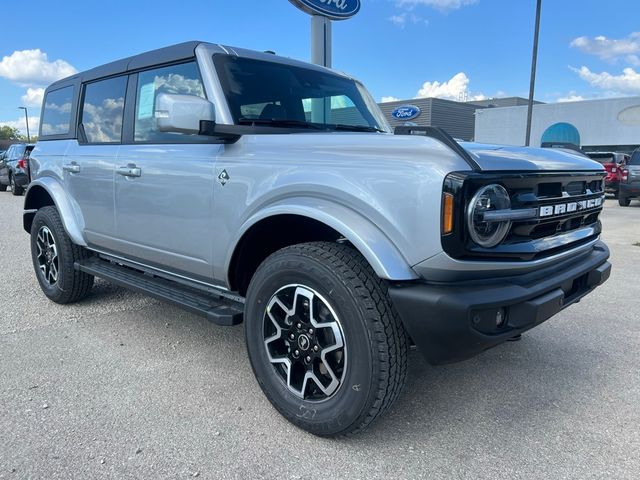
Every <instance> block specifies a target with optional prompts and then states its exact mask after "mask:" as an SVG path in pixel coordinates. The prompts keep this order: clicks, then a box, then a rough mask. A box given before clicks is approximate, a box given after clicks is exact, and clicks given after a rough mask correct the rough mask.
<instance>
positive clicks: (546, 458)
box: [0, 192, 640, 479]
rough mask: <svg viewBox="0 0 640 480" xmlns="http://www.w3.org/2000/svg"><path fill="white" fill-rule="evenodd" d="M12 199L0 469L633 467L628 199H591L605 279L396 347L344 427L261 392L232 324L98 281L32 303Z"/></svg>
mask: <svg viewBox="0 0 640 480" xmlns="http://www.w3.org/2000/svg"><path fill="white" fill-rule="evenodd" d="M22 202H23V197H13V196H12V195H11V194H10V193H9V192H6V193H0V479H32V478H33V479H58V478H78V479H102V478H118V479H122V478H136V479H142V478H145V479H146V478H148V479H164V478H170V479H174V478H175V479H187V478H203V479H214V478H215V479H217V478H223V479H226V478H239V479H243V478H273V479H276V478H277V479H289V478H291V479H295V478H298V479H308V478H349V479H374V478H386V479H395V478H403V479H413V478H433V479H451V478H454V479H457V478H470V479H471V478H473V479H479V478H486V479H502V478H504V479H564V478H567V479H568V478H571V479H592V478H593V479H596V478H598V479H599V478H603V479H605V478H606V479H637V478H639V477H640V273H639V272H640V243H638V242H640V202H639V201H633V202H632V204H631V206H630V207H628V208H622V207H619V206H618V205H617V202H616V201H615V200H607V202H606V206H605V211H604V213H603V223H604V229H605V231H604V235H603V238H604V240H605V241H606V242H607V243H608V244H609V246H610V248H611V251H612V263H613V266H614V268H613V272H612V275H611V278H610V280H609V281H608V282H607V283H606V284H605V285H603V286H602V287H600V288H598V289H597V290H596V291H595V292H594V293H592V294H591V295H590V296H588V297H587V298H585V299H584V300H583V301H582V302H580V303H579V304H577V305H574V306H571V307H570V308H568V309H567V310H565V311H564V312H562V313H561V314H559V315H558V316H556V317H554V318H553V319H551V320H549V321H548V322H546V323H545V324H543V325H541V326H540V327H538V328H536V329H534V330H532V331H531V332H529V333H527V334H526V335H524V336H523V339H522V341H520V342H513V343H507V344H505V345H502V346H499V347H497V348H495V349H493V350H491V351H488V352H485V353H483V354H482V355H480V356H478V357H476V358H474V359H472V360H468V361H466V362H463V363H459V364H454V365H448V366H444V367H432V366H429V365H428V364H427V363H426V362H425V361H424V360H423V359H422V357H421V355H420V353H419V352H417V351H412V352H411V355H410V370H409V377H408V381H407V385H406V388H405V391H404V393H403V394H402V395H401V397H400V399H399V400H398V402H397V403H396V404H395V406H394V407H393V409H392V410H391V411H390V412H389V414H387V415H386V416H385V417H384V418H382V419H381V420H380V421H378V422H377V423H375V424H373V425H372V426H371V428H370V429H369V430H367V431H366V432H364V433H363V434H360V435H358V436H356V437H354V438H351V439H347V440H329V439H321V438H317V437H314V436H312V435H309V434H307V433H305V432H303V431H301V430H299V429H297V428H295V427H293V426H292V425H291V424H289V423H288V422H287V421H286V420H284V419H283V418H282V417H281V416H280V415H279V414H278V413H277V412H276V411H275V409H274V408H272V407H271V405H270V404H269V402H268V401H267V400H266V399H265V397H264V396H263V394H262V392H261V391H260V389H259V387H258V385H257V383H256V381H255V379H254V377H253V374H252V371H251V367H250V365H249V361H248V359H247V354H246V351H245V344H244V338H243V331H242V327H241V326H238V327H219V326H216V325H213V324H210V323H208V322H207V321H206V320H204V319H202V318H200V317H198V316H195V315H192V314H190V313H187V312H184V311H182V310H180V309H178V308H176V307H173V306H171V305H167V304H165V303H162V302H159V301H156V300H154V299H151V298H148V297H144V296H142V295H139V294H136V293H132V292H129V291H127V290H124V289H121V288H118V287H114V286H111V285H109V284H107V283H105V282H101V281H98V282H97V283H96V286H95V287H94V289H93V292H92V294H91V296H90V297H89V298H87V299H86V300H84V301H82V302H80V303H78V304H75V305H69V306H60V305H56V304H53V303H51V302H49V301H48V300H47V299H46V298H45V297H44V295H43V294H42V293H41V291H40V289H39V287H38V284H37V281H36V279H35V276H34V273H33V267H32V264H31V258H30V253H29V237H28V235H27V234H26V233H25V232H24V231H23V230H22V218H21V216H22ZM636 243H638V244H637V245H634V244H636Z"/></svg>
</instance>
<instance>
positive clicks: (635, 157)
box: [629, 150, 640, 165]
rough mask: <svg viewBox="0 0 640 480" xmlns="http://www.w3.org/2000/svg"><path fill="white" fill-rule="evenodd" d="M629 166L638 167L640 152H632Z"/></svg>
mask: <svg viewBox="0 0 640 480" xmlns="http://www.w3.org/2000/svg"><path fill="white" fill-rule="evenodd" d="M629 165H640V150H636V151H635V152H633V155H631V160H629Z"/></svg>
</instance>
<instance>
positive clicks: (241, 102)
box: [214, 55, 390, 132]
mask: <svg viewBox="0 0 640 480" xmlns="http://www.w3.org/2000/svg"><path fill="white" fill-rule="evenodd" d="M214 63H215V65H216V69H217V71H218V76H219V77H220V82H221V84H222V89H223V90H224V94H225V96H226V99H227V103H228V104H229V109H230V110H231V115H232V116H233V119H234V122H235V123H237V124H244V125H251V124H260V125H271V126H275V127H282V128H308V129H311V130H347V131H348V130H352V131H372V132H375V131H381V132H389V131H390V129H389V126H388V124H387V122H386V120H385V119H384V116H383V115H382V112H380V109H379V108H378V106H377V105H376V103H375V101H374V100H373V99H372V98H371V96H370V95H369V93H368V92H367V91H366V90H365V88H364V87H363V86H362V85H360V84H359V83H358V82H356V81H354V80H351V79H349V78H346V77H342V76H339V75H335V74H332V73H330V72H322V71H318V70H314V69H310V68H302V67H296V66H292V65H285V64H282V63H276V62H267V61H262V60H253V59H249V58H241V57H234V56H229V55H215V56H214Z"/></svg>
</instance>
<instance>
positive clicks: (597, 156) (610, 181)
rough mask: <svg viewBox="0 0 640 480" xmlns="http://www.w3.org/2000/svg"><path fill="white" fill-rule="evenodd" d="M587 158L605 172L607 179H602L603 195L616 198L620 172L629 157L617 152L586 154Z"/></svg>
mask: <svg viewBox="0 0 640 480" xmlns="http://www.w3.org/2000/svg"><path fill="white" fill-rule="evenodd" d="M586 154H587V156H588V157H589V158H591V159H592V160H595V161H596V162H599V163H601V164H602V166H603V167H604V168H605V169H606V170H607V178H605V179H604V191H605V193H613V196H614V197H615V198H618V193H619V192H620V180H621V179H622V170H623V169H624V167H625V166H626V165H627V162H628V161H629V158H630V156H629V155H627V154H626V153H618V152H586Z"/></svg>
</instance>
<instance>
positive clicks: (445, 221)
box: [442, 193, 453, 235]
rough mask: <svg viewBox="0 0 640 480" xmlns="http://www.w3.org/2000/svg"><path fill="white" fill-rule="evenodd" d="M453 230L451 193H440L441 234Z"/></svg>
mask: <svg viewBox="0 0 640 480" xmlns="http://www.w3.org/2000/svg"><path fill="white" fill-rule="evenodd" d="M451 232H453V195H451V194H450V193H444V194H442V234H443V235H447V234H449V233H451Z"/></svg>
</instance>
